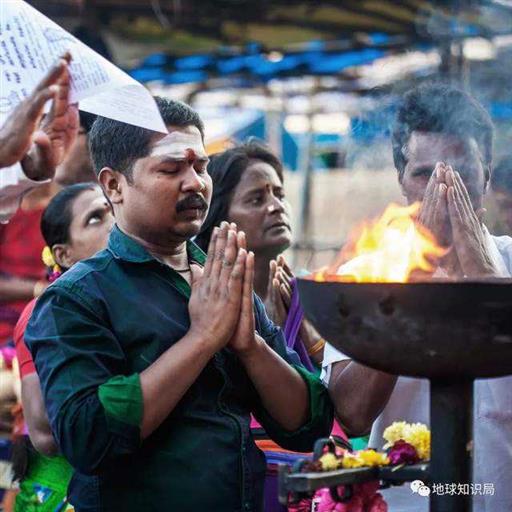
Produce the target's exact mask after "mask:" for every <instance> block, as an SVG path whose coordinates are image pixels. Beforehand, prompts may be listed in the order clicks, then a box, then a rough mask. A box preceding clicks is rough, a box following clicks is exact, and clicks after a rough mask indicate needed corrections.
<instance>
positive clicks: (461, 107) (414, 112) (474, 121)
mask: <svg viewBox="0 0 512 512" xmlns="http://www.w3.org/2000/svg"><path fill="white" fill-rule="evenodd" d="M414 131H422V132H427V133H446V134H450V135H454V136H457V137H460V138H462V139H466V138H468V137H473V138H474V139H475V141H476V143H477V144H478V148H479V149H480V153H481V155H482V159H483V163H484V165H485V166H486V172H487V171H490V165H491V162H492V146H493V124H492V121H491V118H490V117H489V114H488V113H487V112H486V111H485V110H484V108H483V107H482V106H481V105H480V104H479V103H478V102H477V101H476V100H475V99H474V98H473V97H472V96H470V95H469V94H468V93H466V92H464V91H461V90H459V89H457V88H456V87H453V86H451V85H446V84H424V85H420V86H419V87H416V88H414V89H412V90H410V91H408V92H407V93H406V94H405V95H404V96H403V98H402V100H401V102H400V104H399V106H398V111H397V114H396V119H395V125H394V127H393V132H392V144H393V160H394V162H395V167H396V169H397V171H398V175H399V177H400V179H401V178H402V175H403V172H404V169H405V166H406V164H407V144H408V142H409V138H410V136H411V134H412V132H414Z"/></svg>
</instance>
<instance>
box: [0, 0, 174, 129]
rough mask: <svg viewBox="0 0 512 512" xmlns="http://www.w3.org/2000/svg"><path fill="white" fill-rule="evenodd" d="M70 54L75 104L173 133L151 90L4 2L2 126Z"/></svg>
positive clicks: (23, 7)
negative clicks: (165, 121) (52, 66)
mask: <svg viewBox="0 0 512 512" xmlns="http://www.w3.org/2000/svg"><path fill="white" fill-rule="evenodd" d="M66 52H69V53H70V54H71V55H72V56H73V60H72V62H71V63H70V65H69V71H70V74H71V80H70V81H69V83H68V86H69V102H70V103H78V102H80V109H81V110H85V111H87V112H91V113H93V114H98V115H101V116H104V117H109V118H111V119H115V120H117V121H121V122H124V123H128V124H133V125H136V126H141V127H142V128H147V129H148V130H154V131H158V132H162V133H167V129H166V127H165V124H164V122H163V120H162V117H161V116H160V113H159V111H158V109H157V107H156V104H155V102H154V100H153V98H152V97H151V94H150V93H149V91H148V90H147V89H145V88H144V87H143V86H142V85H141V84H139V83H138V82H137V81H136V80H134V79H133V78H131V77H130V76H129V75H127V74H126V73H124V72H123V71H121V70H120V69H119V68H117V67H116V66H114V65H113V64H112V63H111V62H109V61H108V60H106V59H104V58H103V57H102V56H101V55H98V54H97V53H96V52H94V51H93V50H91V49H90V48H89V47H88V46H86V45H85V44H84V43H82V42H81V41H79V40H78V39H77V38H76V37H74V36H73V35H71V34H70V33H69V32H66V31H65V30H64V29H63V28H61V27H59V26H58V25H57V24H56V23H54V22H53V21H52V20H50V19H48V18H47V17H46V16H44V15H43V14H41V13H40V12H39V11H37V10H36V9H34V8H33V7H32V6H30V5H29V4H27V3H25V2H24V1H22V0H9V1H8V2H2V16H1V17H0V125H1V124H2V122H3V121H5V119H6V118H7V117H8V115H9V114H10V113H12V111H13V110H14V108H15V107H16V105H18V103H19V102H20V101H22V100H23V99H25V98H28V97H29V95H30V94H31V93H32V91H33V89H34V88H35V86H36V84H37V82H38V81H40V80H41V79H42V78H43V77H44V75H45V74H46V73H47V71H48V69H50V67H51V65H52V63H53V62H55V60H57V59H58V58H59V57H60V56H61V55H63V54H64V53H66ZM50 97H51V96H50ZM41 101H42V100H41Z"/></svg>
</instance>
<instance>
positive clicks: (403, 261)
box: [314, 203, 447, 283]
mask: <svg viewBox="0 0 512 512" xmlns="http://www.w3.org/2000/svg"><path fill="white" fill-rule="evenodd" d="M420 206H421V204H420V203H415V204H413V205H411V206H407V207H402V206H398V205H396V204H390V205H389V206H388V207H387V208H386V210H385V211H384V213H383V214H382V216H381V217H380V218H379V219H377V220H374V221H370V222H365V223H364V224H363V226H362V227H360V228H359V229H357V230H355V232H352V233H351V234H350V235H349V242H348V243H347V244H346V245H345V247H344V248H343V249H342V251H341V253H340V257H339V258H338V260H337V262H336V264H335V265H334V266H333V267H331V268H328V269H323V270H321V271H319V272H317V273H316V274H315V275H314V279H315V280H316V281H326V280H333V279H334V280H339V281H350V282H357V283H361V282H370V283H378V282H382V283H405V282H407V281H409V280H410V277H411V274H412V273H413V272H417V271H421V272H424V273H432V272H433V271H434V270H435V267H434V263H435V262H436V261H437V260H439V258H441V257H442V256H444V255H445V254H446V252H447V250H446V249H444V248H443V247H441V246H440V245H438V244H437V242H436V239H435V237H434V236H433V235H432V233H430V232H429V231H428V230H427V229H425V228H424V227H423V226H421V225H420V224H418V223H417V222H415V220H414V219H415V217H416V215H417V213H418V211H419V208H420Z"/></svg>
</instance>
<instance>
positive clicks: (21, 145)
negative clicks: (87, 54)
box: [0, 54, 78, 179]
mask: <svg viewBox="0 0 512 512" xmlns="http://www.w3.org/2000/svg"><path fill="white" fill-rule="evenodd" d="M70 60H71V56H70V55H69V54H65V55H64V56H63V58H62V59H59V62H58V63H57V64H56V65H55V66H53V67H52V68H51V69H50V71H49V72H48V73H47V75H46V76H45V77H44V78H43V80H41V82H40V83H39V84H38V85H37V87H36V88H35V90H34V91H33V92H32V94H31V95H30V96H29V97H28V98H26V99H25V100H23V101H22V102H21V103H19V104H18V106H17V107H16V108H15V109H14V111H13V112H12V113H11V114H10V115H9V117H8V119H7V121H6V123H5V124H4V125H3V126H2V128H1V129H0V167H8V166H10V165H12V164H14V163H16V162H19V161H20V160H23V165H24V168H25V172H26V174H27V176H28V177H30V178H32V179H45V178H51V177H52V175H53V172H54V171H55V166H56V165H58V164H59V163H60V162H61V161H62V158H63V156H64V151H65V149H67V148H69V146H70V144H71V143H72V142H73V140H74V138H75V137H76V132H77V128H78V121H77V119H76V116H77V110H76V108H72V109H69V108H68V107H69V105H68V96H69V71H68V64H69V62H70ZM50 99H53V100H54V101H53V106H52V111H51V113H50V115H49V116H47V120H46V121H45V128H46V130H45V131H38V128H39V124H40V122H41V118H42V116H43V109H44V106H45V104H46V102H47V101H48V100H50ZM57 113H58V115H56V114H57ZM63 118H66V121H67V123H66V124H71V125H72V126H74V128H73V129H71V130H70V129H67V130H66V131H65V134H66V144H65V145H63V144H62V142H63V133H62V131H61V130H59V128H61V127H62V125H63V123H62V120H63ZM31 146H32V147H31ZM57 148H58V149H57ZM28 152H29V153H30V154H31V156H29V155H27V153H28ZM43 164H44V169H45V171H46V172H43V173H42V175H40V176H39V175H37V170H36V169H37V168H38V167H39V166H40V165H43Z"/></svg>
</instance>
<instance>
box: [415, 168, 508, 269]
mask: <svg viewBox="0 0 512 512" xmlns="http://www.w3.org/2000/svg"><path fill="white" fill-rule="evenodd" d="M484 213H485V209H483V208H480V209H478V210H477V211H475V209H474V207H473V205H472V203H471V199H470V197H469V194H468V191H467V189H466V186H465V184H464V182H463V180H462V178H461V176H460V174H459V173H458V172H456V171H454V170H453V169H452V167H451V166H450V165H447V164H445V163H442V162H439V163H438V164H437V165H436V167H435V169H434V172H433V173H432V176H431V178H430V180H429V183H428V185H427V190H426V192H425V196H424V199H423V203H422V206H421V210H420V213H419V216H418V220H419V222H420V223H421V224H422V225H423V226H425V227H426V228H427V229H429V230H430V231H431V232H432V233H433V234H434V235H435V236H436V239H437V240H438V241H439V242H440V243H441V244H443V245H451V251H450V252H449V253H448V255H447V260H448V261H450V263H451V264H450V267H452V269H453V272H454V273H455V274H460V275H463V276H465V277H492V276H497V275H498V271H497V269H496V267H495V265H494V263H493V260H492V257H491V255H490V252H489V249H488V246H487V243H486V236H485V231H484V229H485V228H484V227H483V225H482V216H483V214H484Z"/></svg>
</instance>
